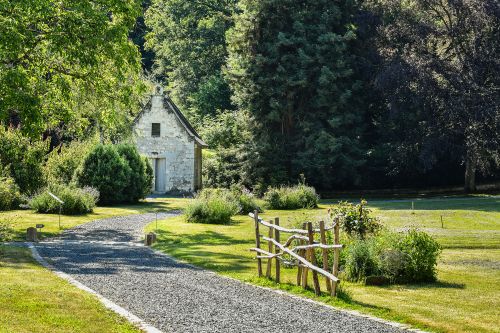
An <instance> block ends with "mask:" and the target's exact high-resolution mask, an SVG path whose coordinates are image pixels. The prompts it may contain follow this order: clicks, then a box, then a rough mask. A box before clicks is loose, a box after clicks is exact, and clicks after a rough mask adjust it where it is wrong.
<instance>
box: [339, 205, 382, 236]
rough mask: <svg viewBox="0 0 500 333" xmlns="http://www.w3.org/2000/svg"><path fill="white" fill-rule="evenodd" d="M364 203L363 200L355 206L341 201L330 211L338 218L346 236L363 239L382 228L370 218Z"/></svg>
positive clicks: (368, 210)
mask: <svg viewBox="0 0 500 333" xmlns="http://www.w3.org/2000/svg"><path fill="white" fill-rule="evenodd" d="M366 203H367V202H366V201H365V200H363V199H362V200H361V202H360V203H359V204H357V205H354V204H352V203H350V202H347V201H341V202H339V204H338V205H337V206H335V207H334V208H333V210H331V215H332V217H337V216H339V217H340V223H341V224H340V226H341V228H342V230H344V231H345V232H346V233H347V234H348V235H350V236H356V237H359V238H365V236H366V235H367V234H374V233H376V232H377V231H378V230H379V229H380V228H381V227H382V225H381V224H380V222H379V221H378V219H377V218H376V217H373V216H371V210H370V209H368V208H366Z"/></svg>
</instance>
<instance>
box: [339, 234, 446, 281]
mask: <svg viewBox="0 0 500 333" xmlns="http://www.w3.org/2000/svg"><path fill="white" fill-rule="evenodd" d="M440 251H441V250H440V246H439V244H438V243H437V242H436V241H435V240H434V239H433V238H432V237H431V236H429V235H428V234H427V233H425V232H423V231H418V230H415V229H410V230H408V231H406V232H404V233H391V232H385V233H382V234H380V235H377V236H374V237H370V238H367V239H354V240H352V241H351V242H349V243H348V244H347V245H346V249H345V252H346V253H345V266H344V273H345V275H346V278H347V280H349V281H362V280H363V279H364V278H366V277H367V276H372V275H380V276H384V277H386V278H387V279H388V280H389V281H390V282H392V283H415V282H433V281H435V280H436V265H437V259H438V256H439V254H440Z"/></svg>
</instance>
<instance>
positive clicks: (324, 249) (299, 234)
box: [248, 211, 342, 296]
mask: <svg viewBox="0 0 500 333" xmlns="http://www.w3.org/2000/svg"><path fill="white" fill-rule="evenodd" d="M248 215H249V216H250V217H251V218H252V219H253V220H254V222H255V247H254V248H251V249H250V251H254V252H256V253H257V256H256V257H255V259H256V260H257V273H258V275H259V277H260V276H263V272H262V259H267V267H266V277H268V278H271V270H272V262H273V259H274V262H275V280H276V282H278V283H279V282H280V263H283V264H286V265H291V266H297V268H298V270H297V285H300V286H302V287H304V288H307V286H308V274H309V270H310V271H311V272H312V279H313V286H314V291H315V293H316V294H317V295H319V294H320V293H321V287H320V284H319V279H318V274H321V275H322V276H323V277H324V278H325V284H326V288H327V290H328V292H329V293H330V294H331V295H332V296H335V294H336V292H337V286H338V283H339V282H340V280H339V279H338V277H337V275H338V269H339V258H340V249H341V248H342V245H341V244H339V219H338V218H335V219H334V220H333V221H332V223H331V225H330V226H328V227H326V226H325V222H324V221H320V222H319V229H313V226H312V222H306V223H303V225H302V229H291V228H284V227H281V226H280V224H279V218H277V217H276V218H275V219H274V221H273V220H270V221H268V222H266V221H264V220H263V219H261V218H260V217H259V213H258V212H257V211H255V212H254V213H250V214H248ZM261 226H263V227H267V228H268V232H267V235H265V234H261V232H260V227H261ZM329 230H333V244H327V241H326V232H327V231H329ZM280 233H289V234H292V235H291V236H289V237H288V238H287V240H286V241H285V243H284V244H281V242H280ZM317 234H319V236H320V239H319V241H317V240H315V239H314V236H315V235H317ZM261 239H262V240H263V241H265V242H267V250H265V249H262V248H261ZM297 243H298V245H297ZM273 248H274V251H273ZM315 249H321V254H322V262H323V267H318V266H317V262H316V255H315V253H314V251H315ZM329 250H333V253H334V257H333V266H332V268H331V270H330V269H329V267H328V251H329ZM284 255H288V256H289V257H290V259H287V258H285V257H284Z"/></svg>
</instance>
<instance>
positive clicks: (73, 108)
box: [0, 0, 140, 137]
mask: <svg viewBox="0 0 500 333" xmlns="http://www.w3.org/2000/svg"><path fill="white" fill-rule="evenodd" d="M139 13H140V3H139V1H137V0H125V1H121V0H97V1H75V0H64V1H58V2H55V1H52V0H37V1H29V2H26V1H16V0H14V1H1V3H0V36H1V37H0V91H1V92H0V121H2V122H3V123H4V124H5V123H12V122H13V121H14V120H13V119H19V121H20V125H21V128H22V131H23V132H24V133H25V134H28V135H30V136H32V137H35V136H37V135H38V134H39V133H40V132H42V131H44V130H46V129H48V128H54V127H59V126H61V123H63V124H69V123H71V122H72V121H75V120H76V121H78V120H81V119H80V116H82V115H81V113H79V112H80V111H81V110H79V108H78V106H79V105H81V98H83V99H84V100H86V101H87V100H99V104H100V105H101V107H102V106H103V105H107V107H108V108H109V107H116V104H117V103H120V104H122V105H126V106H128V107H130V106H131V105H132V104H131V103H130V101H129V100H127V99H126V98H125V96H123V95H121V94H120V90H119V88H120V85H128V86H135V87H138V86H139V85H140V84H138V83H137V82H140V80H137V79H138V75H139V71H140V67H139V64H140V61H139V56H138V52H137V48H136V47H135V45H133V44H132V43H131V42H129V41H128V33H129V31H130V29H131V28H132V26H133V24H134V22H135V18H136V17H137V15H138V14H139ZM136 89H137V88H136ZM133 102H134V101H133ZM133 102H132V103H133ZM102 115H103V114H99V113H97V112H95V110H94V111H92V112H91V113H87V114H85V115H83V117H84V118H93V119H99V118H101V116H102ZM14 125H16V126H17V125H18V124H17V123H16V121H14Z"/></svg>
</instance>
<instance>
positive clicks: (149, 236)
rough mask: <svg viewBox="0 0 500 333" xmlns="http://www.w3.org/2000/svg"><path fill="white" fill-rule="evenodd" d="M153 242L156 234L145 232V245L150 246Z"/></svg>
mask: <svg viewBox="0 0 500 333" xmlns="http://www.w3.org/2000/svg"><path fill="white" fill-rule="evenodd" d="M154 242H156V234H155V233H154V232H150V233H149V234H146V238H145V239H144V243H145V244H146V246H151V245H153V243H154Z"/></svg>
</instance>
